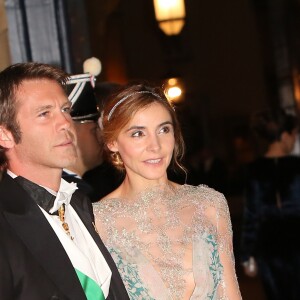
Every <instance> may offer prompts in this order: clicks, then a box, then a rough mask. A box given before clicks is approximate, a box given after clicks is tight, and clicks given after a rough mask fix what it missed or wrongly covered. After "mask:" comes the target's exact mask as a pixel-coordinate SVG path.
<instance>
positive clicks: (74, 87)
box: [62, 58, 103, 201]
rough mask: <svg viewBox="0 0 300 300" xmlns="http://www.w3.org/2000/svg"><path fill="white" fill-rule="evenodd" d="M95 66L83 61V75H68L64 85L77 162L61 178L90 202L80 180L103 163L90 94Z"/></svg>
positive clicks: (93, 99) (92, 197)
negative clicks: (72, 123) (75, 138)
mask: <svg viewBox="0 0 300 300" xmlns="http://www.w3.org/2000/svg"><path fill="white" fill-rule="evenodd" d="M87 63H89V64H87ZM98 63H99V61H98V60H97V59H96V58H91V59H89V60H86V61H85V63H84V71H85V73H84V74H77V75H72V76H70V77H69V78H68V81H67V82H66V87H67V92H68V98H69V100H70V101H71V103H72V109H71V117H72V120H73V122H74V127H75V130H76V135H77V152H78V158H77V160H76V161H75V162H74V163H73V164H72V165H69V166H68V168H65V169H64V170H63V174H62V177H63V178H64V179H65V180H66V181H68V182H75V183H77V187H78V188H79V190H80V191H81V192H82V193H84V194H85V195H87V196H88V197H89V198H90V200H91V201H95V200H97V199H98V198H95V193H94V189H93V186H92V185H90V184H89V183H88V182H87V181H86V180H84V179H83V175H84V174H85V173H86V172H87V171H88V170H91V169H93V168H95V167H96V166H98V165H100V164H101V163H102V160H103V159H102V155H103V146H102V145H101V141H100V140H101V137H100V136H101V134H100V130H99V126H98V123H97V121H98V118H99V116H100V113H99V109H98V106H97V100H96V96H95V91H94V88H95V81H96V79H95V76H96V75H98V74H99V73H100V69H99V68H98V69H97V68H95V67H94V65H95V64H96V65H97V64H98ZM92 72H93V73H92Z"/></svg>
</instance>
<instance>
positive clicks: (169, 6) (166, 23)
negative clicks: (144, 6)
mask: <svg viewBox="0 0 300 300" xmlns="http://www.w3.org/2000/svg"><path fill="white" fill-rule="evenodd" d="M153 4H154V11H155V18H156V21H157V22H158V25H159V28H160V29H161V30H162V31H163V32H164V33H165V34H166V35H177V34H179V33H180V32H181V30H182V28H183V26H184V18H185V6H184V0H153Z"/></svg>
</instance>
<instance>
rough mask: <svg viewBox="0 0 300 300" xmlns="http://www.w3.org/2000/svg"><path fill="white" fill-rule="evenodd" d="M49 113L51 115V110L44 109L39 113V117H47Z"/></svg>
mask: <svg viewBox="0 0 300 300" xmlns="http://www.w3.org/2000/svg"><path fill="white" fill-rule="evenodd" d="M47 115H49V111H43V112H41V113H40V114H39V117H46V116H47Z"/></svg>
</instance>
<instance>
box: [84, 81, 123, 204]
mask: <svg viewBox="0 0 300 300" xmlns="http://www.w3.org/2000/svg"><path fill="white" fill-rule="evenodd" d="M120 87H121V85H120V84H118V83H115V82H96V85H95V89H94V91H95V96H96V101H97V106H98V110H99V112H100V113H101V112H102V110H103V107H104V105H105V104H106V103H107V101H109V99H110V97H112V96H113V95H114V93H115V92H116V91H117V90H118V89H119V88H120ZM99 143H100V147H101V150H103V148H104V142H103V138H102V129H101V128H99ZM123 179H124V174H122V173H120V172H118V170H116V168H114V166H113V165H112V164H111V163H110V162H109V160H108V158H107V157H106V153H105V152H103V151H102V157H101V164H98V165H97V166H96V167H94V168H92V169H90V170H88V171H87V172H85V173H84V175H83V180H84V181H85V182H86V183H88V184H89V185H90V187H92V192H91V194H90V198H91V200H92V202H94V201H98V200H99V199H101V198H103V197H104V196H106V195H107V194H109V193H110V192H112V191H113V190H115V189H116V188H117V187H118V186H119V185H120V184H121V182H122V181H123Z"/></svg>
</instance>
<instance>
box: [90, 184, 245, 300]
mask: <svg viewBox="0 0 300 300" xmlns="http://www.w3.org/2000/svg"><path fill="white" fill-rule="evenodd" d="M93 207H94V213H95V218H96V223H97V228H98V230H99V233H100V236H101V237H102V239H103V241H104V243H105V244H106V246H107V248H108V249H109V250H110V252H111V253H112V256H113V258H114V260H115V262H116V264H117V266H118V268H119V271H120V274H121V276H122V279H123V281H124V282H125V286H126V288H127V290H128V291H129V294H130V298H131V299H151V298H153V299H156V300H166V299H168V300H169V299H174V300H175V299H176V300H177V299H178V300H182V299H203V300H204V299H214V300H216V299H218V300H219V299H220V300H221V299H230V298H229V297H227V293H226V290H227V286H226V281H225V278H224V274H223V262H225V263H226V264H227V262H229V263H230V265H231V266H232V269H233V272H232V274H231V275H230V276H231V278H229V279H228V281H230V282H234V284H236V286H237V281H236V277H235V272H234V259H233V253H232V230H231V222H230V217H229V210H228V206H227V202H226V200H225V198H224V196H223V195H222V194H220V193H218V192H216V191H215V190H213V189H210V188H208V187H206V186H198V187H194V186H189V185H183V186H179V187H177V188H174V187H173V188H172V187H170V186H168V185H164V186H156V187H155V188H151V189H149V190H147V191H145V192H143V193H141V194H139V195H137V196H136V197H135V199H130V200H128V199H123V198H122V199H120V198H118V199H104V200H102V201H100V202H97V203H94V204H93ZM116 253H117V255H116ZM129 271H130V274H131V275H132V276H129V275H128V274H129V273H128V272H129ZM135 283H136V284H137V286H135ZM141 287H142V289H141ZM236 290H237V294H239V290H238V287H237V289H236ZM132 291H136V293H134V292H132ZM140 291H141V292H142V293H147V297H146V298H143V297H140V295H141V293H140ZM236 299H238V298H236Z"/></svg>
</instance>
